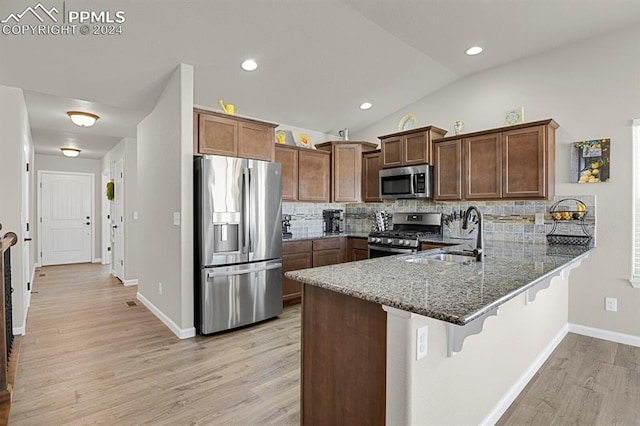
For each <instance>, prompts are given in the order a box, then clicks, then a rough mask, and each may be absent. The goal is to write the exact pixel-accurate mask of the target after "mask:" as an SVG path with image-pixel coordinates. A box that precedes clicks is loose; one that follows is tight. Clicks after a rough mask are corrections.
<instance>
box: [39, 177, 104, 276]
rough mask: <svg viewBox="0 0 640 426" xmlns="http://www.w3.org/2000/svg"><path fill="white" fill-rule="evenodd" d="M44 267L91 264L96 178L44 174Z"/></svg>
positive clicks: (42, 181) (42, 190)
mask: <svg viewBox="0 0 640 426" xmlns="http://www.w3.org/2000/svg"><path fill="white" fill-rule="evenodd" d="M40 184H41V191H40V197H41V204H40V208H41V212H40V220H41V226H40V230H41V232H40V235H41V240H40V242H41V246H40V247H41V253H42V254H41V256H42V265H58V264H64V263H83V262H91V260H92V259H91V247H92V244H93V226H92V225H91V224H92V222H93V215H92V200H93V176H92V175H87V174H79V173H78V174H65V173H53V172H42V174H41V182H40Z"/></svg>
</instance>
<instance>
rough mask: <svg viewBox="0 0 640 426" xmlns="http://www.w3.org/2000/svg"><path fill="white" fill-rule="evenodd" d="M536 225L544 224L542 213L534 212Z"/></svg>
mask: <svg viewBox="0 0 640 426" xmlns="http://www.w3.org/2000/svg"><path fill="white" fill-rule="evenodd" d="M535 224H536V225H544V213H536V221H535Z"/></svg>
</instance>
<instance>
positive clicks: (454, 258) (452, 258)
mask: <svg viewBox="0 0 640 426" xmlns="http://www.w3.org/2000/svg"><path fill="white" fill-rule="evenodd" d="M403 260H404V261H405V262H413V263H438V264H451V265H453V264H456V263H457V264H471V263H475V262H476V256H475V254H473V252H469V253H466V252H445V253H434V254H427V255H417V256H416V255H413V256H407V257H405V258H403Z"/></svg>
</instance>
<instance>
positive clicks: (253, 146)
mask: <svg viewBox="0 0 640 426" xmlns="http://www.w3.org/2000/svg"><path fill="white" fill-rule="evenodd" d="M274 150H275V139H274V130H273V127H270V126H263V125H260V124H257V123H245V122H240V130H239V137H238V157H242V158H253V159H254V160H265V161H273V156H274Z"/></svg>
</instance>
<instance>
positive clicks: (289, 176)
mask: <svg viewBox="0 0 640 426" xmlns="http://www.w3.org/2000/svg"><path fill="white" fill-rule="evenodd" d="M275 161H276V163H280V164H282V201H298V150H297V149H293V148H285V147H280V146H276V147H275Z"/></svg>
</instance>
